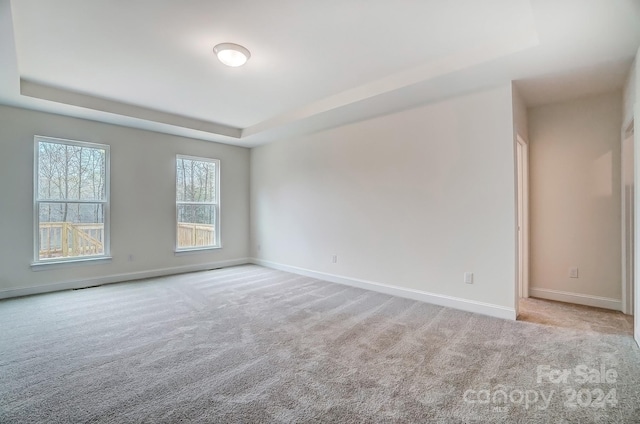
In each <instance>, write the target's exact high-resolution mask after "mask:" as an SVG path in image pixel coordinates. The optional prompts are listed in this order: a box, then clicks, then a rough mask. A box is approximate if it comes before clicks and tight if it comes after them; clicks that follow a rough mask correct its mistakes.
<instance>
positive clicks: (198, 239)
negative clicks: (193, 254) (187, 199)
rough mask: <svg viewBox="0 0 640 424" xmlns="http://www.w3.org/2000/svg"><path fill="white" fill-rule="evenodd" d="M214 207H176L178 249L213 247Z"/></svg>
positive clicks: (214, 238)
mask: <svg viewBox="0 0 640 424" xmlns="http://www.w3.org/2000/svg"><path fill="white" fill-rule="evenodd" d="M216 213H217V209H216V206H214V205H197V204H195V205H178V248H189V247H203V246H215V245H216V234H215V231H216V230H215V227H216V226H215V223H216Z"/></svg>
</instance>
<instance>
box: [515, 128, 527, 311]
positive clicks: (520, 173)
mask: <svg viewBox="0 0 640 424" xmlns="http://www.w3.org/2000/svg"><path fill="white" fill-rule="evenodd" d="M516 196H517V199H516V234H517V238H518V240H517V245H518V249H517V250H518V255H517V258H516V261H517V264H516V267H517V269H518V274H517V282H516V292H517V293H518V295H517V298H518V299H520V298H527V297H529V145H528V144H527V142H526V141H525V140H524V139H523V138H522V137H521V136H520V135H519V134H518V135H516Z"/></svg>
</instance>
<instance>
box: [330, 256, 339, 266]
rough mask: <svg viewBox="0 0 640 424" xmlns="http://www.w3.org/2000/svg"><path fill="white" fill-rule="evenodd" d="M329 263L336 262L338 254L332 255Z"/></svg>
mask: <svg viewBox="0 0 640 424" xmlns="http://www.w3.org/2000/svg"><path fill="white" fill-rule="evenodd" d="M331 263H334V264H337V263H338V255H333V256H332V257H331Z"/></svg>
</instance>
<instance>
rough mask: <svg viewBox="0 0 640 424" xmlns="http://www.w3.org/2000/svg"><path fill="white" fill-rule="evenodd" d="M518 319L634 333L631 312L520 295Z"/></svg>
mask: <svg viewBox="0 0 640 424" xmlns="http://www.w3.org/2000/svg"><path fill="white" fill-rule="evenodd" d="M518 320H520V321H526V322H533V323H536V324H543V325H549V326H553V327H561V328H573V329H576V330H586V331H593V332H596V333H603V334H619V335H621V336H629V337H633V316H631V315H625V314H623V313H622V312H618V311H611V310H608V309H601V308H594V307H591V306H584V305H575V304H572V303H564V302H555V301H553V300H546V299H536V298H533V297H529V298H527V299H520V313H519V315H518Z"/></svg>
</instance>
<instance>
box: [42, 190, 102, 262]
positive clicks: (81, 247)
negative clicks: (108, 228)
mask: <svg viewBox="0 0 640 424" xmlns="http://www.w3.org/2000/svg"><path fill="white" fill-rule="evenodd" d="M38 209H39V211H38V213H39V218H40V228H39V229H38V246H39V252H38V259H48V258H72V257H78V256H92V255H103V254H104V240H105V238H104V237H105V234H104V206H103V205H102V204H101V203H39V204H38Z"/></svg>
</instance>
